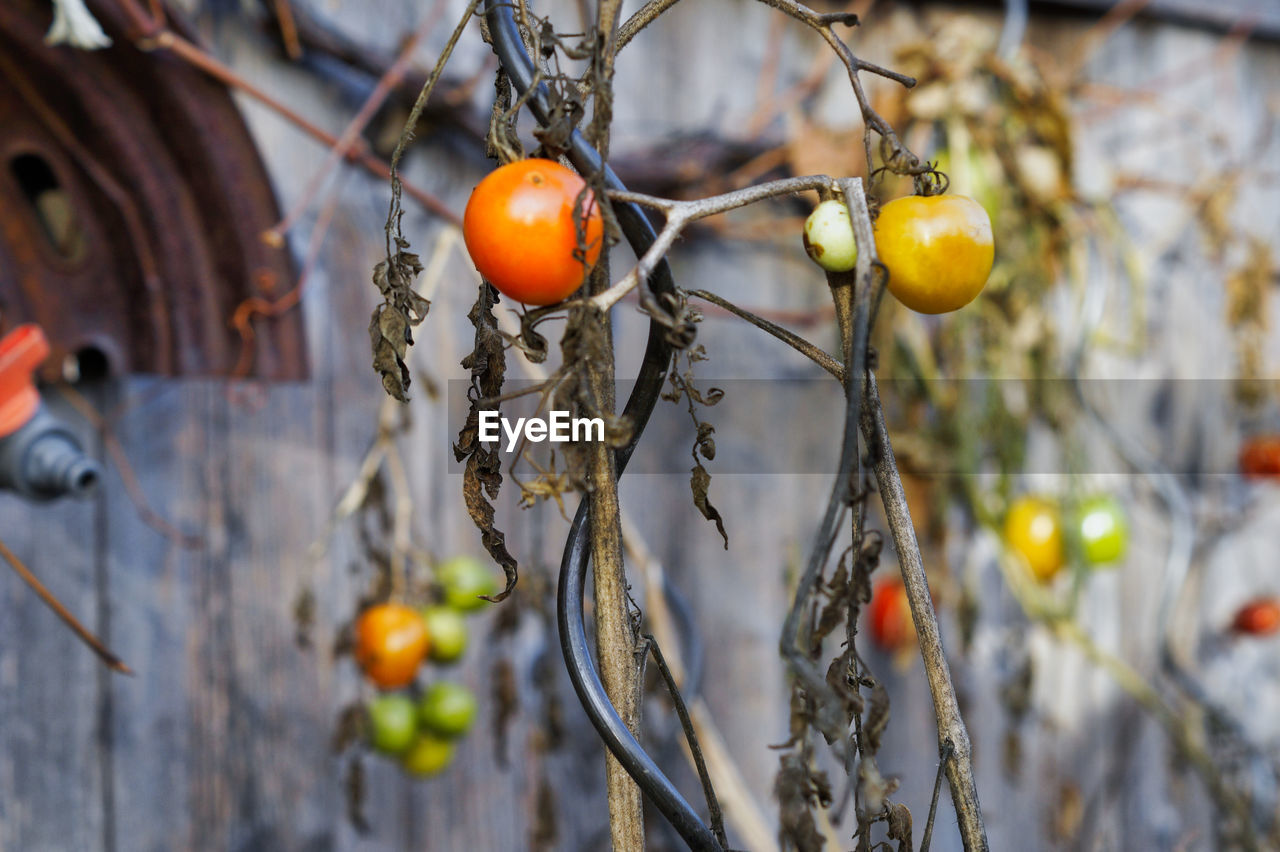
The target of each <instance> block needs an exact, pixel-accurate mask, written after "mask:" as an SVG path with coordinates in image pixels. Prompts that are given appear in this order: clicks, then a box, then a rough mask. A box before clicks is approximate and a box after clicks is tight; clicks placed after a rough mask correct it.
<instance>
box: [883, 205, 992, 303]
mask: <svg viewBox="0 0 1280 852" xmlns="http://www.w3.org/2000/svg"><path fill="white" fill-rule="evenodd" d="M875 230H876V252H877V253H878V254H879V256H880V262H881V263H883V264H884V265H885V266H886V267H888V269H889V292H890V293H892V294H893V295H894V296H895V297H896V298H897V299H898V301H899V302H902V304H904V305H906V306H907V307H908V308H911V310H913V311H919V312H920V313H922V314H942V313H946V312H948V311H954V310H956V309H957V308H962V307H964V306H965V305H967V304H969V303H970V302H972V301H973V300H974V298H975V297H977V295H978V294H979V293H981V292H982V288H983V287H984V286H986V283H987V276H988V275H990V274H991V264H992V263H993V262H994V260H995V239H994V238H993V237H992V235H991V217H990V216H988V215H987V211H986V210H984V209H982V205H981V204H979V203H978V202H976V201H974V200H973V199H972V198H966V197H965V196H963V195H932V196H928V197H925V196H921V195H911V196H907V197H905V198H897V199H894V200H893V201H890V202H889V203H888V204H886V205H885V206H884V207H882V208H880V216H879V218H877V219H876V224H875Z"/></svg>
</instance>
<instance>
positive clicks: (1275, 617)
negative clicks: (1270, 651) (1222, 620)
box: [1231, 598, 1280, 636]
mask: <svg viewBox="0 0 1280 852" xmlns="http://www.w3.org/2000/svg"><path fill="white" fill-rule="evenodd" d="M1231 629H1232V630H1234V631H1235V632H1236V633H1243V634H1245V635H1248V636H1270V635H1271V634H1272V633H1276V632H1280V601H1278V600H1276V599H1275V598H1258V599H1257V600H1253V601H1249V603H1247V604H1245V605H1244V606H1242V607H1240V609H1239V610H1238V611H1237V612H1236V617H1235V619H1234V620H1233V621H1232V622H1231Z"/></svg>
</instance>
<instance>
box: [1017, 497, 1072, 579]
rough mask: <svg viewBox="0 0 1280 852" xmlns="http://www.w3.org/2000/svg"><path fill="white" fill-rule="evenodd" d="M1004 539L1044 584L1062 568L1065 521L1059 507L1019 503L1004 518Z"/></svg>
mask: <svg viewBox="0 0 1280 852" xmlns="http://www.w3.org/2000/svg"><path fill="white" fill-rule="evenodd" d="M1004 539H1005V543H1006V544H1007V545H1008V546H1009V548H1010V549H1011V550H1012V551H1013V552H1014V553H1017V554H1018V555H1019V556H1021V557H1022V559H1023V560H1024V561H1025V562H1026V564H1027V567H1028V568H1030V569H1031V573H1032V574H1034V575H1035V576H1036V578H1037V579H1038V580H1040V581H1041V582H1048V581H1049V580H1051V579H1053V576H1054V575H1055V574H1057V573H1058V571H1060V570H1061V569H1062V562H1063V554H1062V521H1061V519H1060V518H1059V516H1058V507H1057V506H1055V505H1054V504H1053V503H1051V502H1049V501H1048V500H1045V499H1043V498H1040V497H1020V498H1018V499H1017V500H1015V501H1014V503H1013V505H1012V506H1011V507H1010V508H1009V514H1007V515H1006V516H1005V519H1004Z"/></svg>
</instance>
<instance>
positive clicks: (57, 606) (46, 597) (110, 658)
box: [0, 541, 133, 675]
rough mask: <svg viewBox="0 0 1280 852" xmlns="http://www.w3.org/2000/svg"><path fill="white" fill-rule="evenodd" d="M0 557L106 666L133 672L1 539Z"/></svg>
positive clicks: (129, 673) (127, 672)
mask: <svg viewBox="0 0 1280 852" xmlns="http://www.w3.org/2000/svg"><path fill="white" fill-rule="evenodd" d="M0 557H2V558H3V559H4V561H5V562H8V563H9V567H11V568H13V570H14V571H16V572H17V574H18V576H19V577H21V578H22V579H23V581H24V582H25V583H26V584H27V585H28V586H30V587H31V588H32V590H33V591H34V592H35V593H36V595H37V596H38V597H39V598H40V600H42V601H44V602H45V604H46V605H47V606H48V607H49V609H51V610H53V611H54V612H55V613H57V615H58V617H59V618H61V619H62V621H63V622H64V623H65V624H66V625H67V627H70V628H71V632H72V633H75V634H76V636H77V637H79V639H80V641H81V642H83V643H84V644H86V645H88V646H89V649H90V650H91V651H93V653H95V654H97V655H98V659H100V660H102V662H103V663H104V664H105V665H106V666H107V668H109V669H112V670H113V671H117V672H120V673H121V674H127V675H131V674H133V669H131V668H129V667H128V666H127V665H125V663H124V661H123V660H121V659H120V658H119V657H117V656H116V655H115V654H113V653H112V652H111V650H110V649H109V648H108V647H107V646H106V645H104V644H102V640H101V639H99V638H98V637H97V636H94V635H93V634H92V633H90V632H89V630H88V629H86V628H85V627H84V625H82V624H81V623H80V622H79V621H77V620H76V617H75V616H74V615H72V614H71V612H70V611H69V610H68V609H67V608H66V607H64V606H63V605H62V604H61V603H60V602H59V601H58V599H57V598H56V597H54V596H53V593H52V592H50V591H49V590H48V589H47V588H45V585H44V584H43V583H41V582H40V581H39V580H38V579H36V575H35V574H33V573H31V569H30V568H28V567H27V566H26V565H24V564H23V562H22V560H21V559H19V558H18V557H17V555H16V554H15V553H14V552H13V551H12V550H10V549H9V548H8V546H7V545H6V544H5V543H4V542H3V541H0Z"/></svg>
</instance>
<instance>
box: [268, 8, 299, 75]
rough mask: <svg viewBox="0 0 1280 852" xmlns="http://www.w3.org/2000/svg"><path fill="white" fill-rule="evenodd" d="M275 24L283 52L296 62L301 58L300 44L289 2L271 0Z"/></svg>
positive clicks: (296, 25)
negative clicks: (278, 29)
mask: <svg viewBox="0 0 1280 852" xmlns="http://www.w3.org/2000/svg"><path fill="white" fill-rule="evenodd" d="M271 5H272V11H273V12H275V18H276V23H277V24H278V25H279V27H280V41H281V42H282V43H283V44H284V52H285V54H287V55H288V57H289V58H290V59H292V60H293V61H294V62H297V61H298V60H299V59H301V58H302V43H301V42H300V41H299V40H298V24H297V22H295V21H294V19H293V4H291V3H290V2H289V0H271Z"/></svg>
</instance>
